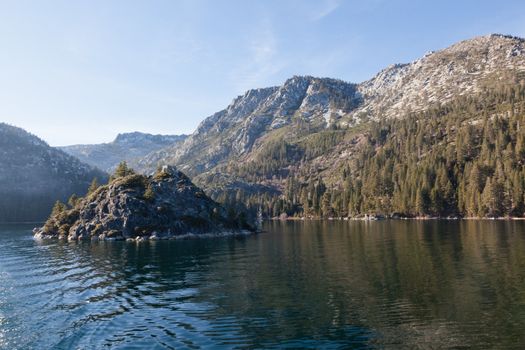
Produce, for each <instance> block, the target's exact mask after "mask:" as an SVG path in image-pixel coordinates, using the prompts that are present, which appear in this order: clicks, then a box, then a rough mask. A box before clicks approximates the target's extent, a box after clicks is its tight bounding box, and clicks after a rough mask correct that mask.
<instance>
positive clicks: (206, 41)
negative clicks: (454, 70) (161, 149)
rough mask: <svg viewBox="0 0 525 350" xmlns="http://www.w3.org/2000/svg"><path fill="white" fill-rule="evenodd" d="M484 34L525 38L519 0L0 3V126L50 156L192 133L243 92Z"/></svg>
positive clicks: (355, 70) (414, 54) (359, 75)
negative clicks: (136, 135)
mask: <svg viewBox="0 0 525 350" xmlns="http://www.w3.org/2000/svg"><path fill="white" fill-rule="evenodd" d="M493 32H497V33H505V34H512V35H517V36H522V37H523V36H525V1H523V0H516V1H505V0H501V1H493V0H492V1H486V0H480V1H474V0H465V1H462V0H441V1H415V0H414V1H400V0H368V1H364V0H363V1H352V0H348V1H344V0H318V1H313V0H312V1H305V0H289V1H285V0H259V1H257V0H253V1H251V0H242V1H227V0H223V1H221V0H209V1H199V0H188V1H177V0H167V1H156V0H143V1H131V0H122V1H115V0H100V1H96V0H90V1H80V0H78V1H77V0H75V1H72V0H66V1H53V0H49V1H37V0H35V1H24V0H13V1H7V0H0V121H3V122H7V123H10V124H14V125H16V126H20V127H23V128H25V129H27V130H29V131H31V132H32V133H34V134H36V135H38V136H40V137H42V138H43V139H44V140H46V141H48V142H49V143H50V144H51V145H66V144H75V143H97V142H105V141H110V140H112V139H113V138H114V137H115V135H116V134H117V133H118V132H126V131H135V130H138V131H144V132H151V133H164V134H177V133H190V132H192V131H193V130H194V129H195V127H196V126H197V125H198V123H199V122H200V121H201V120H202V119H204V118H205V117H206V116H208V115H210V114H212V113H214V112H215V111H218V110H220V109H222V108H224V107H226V106H227V105H228V104H229V103H230V101H231V100H232V99H233V98H234V97H235V96H237V95H239V94H241V93H243V92H244V91H245V90H247V89H250V88H257V87H265V86H271V85H278V84H281V83H283V82H284V81H285V80H286V79H287V78H289V77H291V76H292V75H295V74H309V75H314V76H328V77H335V78H340V79H343V80H346V81H351V82H360V81H363V80H366V79H368V78H370V77H372V76H373V75H374V74H375V73H376V72H377V71H379V70H380V69H382V68H384V67H385V66H387V65H389V64H392V63H397V62H409V61H412V60H414V59H416V58H418V57H420V56H422V55H423V54H424V53H425V52H427V51H430V50H435V49H440V48H444V47H446V46H448V45H450V44H452V43H454V42H456V41H459V40H462V39H466V38H470V37H473V36H477V35H484V34H488V33H493Z"/></svg>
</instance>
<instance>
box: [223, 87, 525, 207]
mask: <svg viewBox="0 0 525 350" xmlns="http://www.w3.org/2000/svg"><path fill="white" fill-rule="evenodd" d="M359 128H360V130H361V131H359V132H358V133H356V130H355V128H354V129H352V128H351V129H348V130H329V131H323V132H319V133H316V134H313V135H311V136H309V137H306V138H305V137H298V138H297V139H296V140H286V139H284V138H282V139H280V140H273V141H272V142H271V143H270V145H268V146H267V147H266V148H264V149H263V151H262V152H260V153H259V156H258V157H256V159H255V160H253V161H252V162H250V163H248V164H245V165H238V164H232V165H230V166H229V167H228V168H227V169H224V170H226V171H228V172H230V173H231V174H233V175H234V176H237V177H239V178H242V179H244V180H245V181H248V182H252V183H257V184H261V183H265V182H268V181H271V180H273V181H274V183H280V184H282V188H281V193H280V194H270V193H269V192H265V191H258V192H252V191H249V190H243V189H234V188H232V189H230V190H228V191H222V192H218V194H217V195H216V196H215V199H216V200H218V201H221V202H225V203H229V204H230V205H233V206H239V205H243V206H246V207H248V208H250V210H251V211H252V213H253V212H254V211H256V210H257V209H258V208H261V210H262V211H263V213H264V215H266V216H268V217H275V216H279V215H283V214H286V215H288V216H311V217H344V216H358V215H363V214H383V215H389V214H394V213H398V214H400V215H403V216H409V217H410V216H437V217H448V216H454V217H455V216H462V217H503V216H524V214H525V198H524V195H525V168H524V166H525V87H524V85H523V84H515V85H512V86H500V87H498V88H495V89H490V90H486V91H484V92H482V93H480V94H479V95H478V96H477V97H469V98H465V97H462V98H459V99H457V100H455V101H453V102H451V103H448V104H446V105H444V106H436V107H434V108H431V109H429V110H428V111H426V112H423V113H417V114H413V115H410V116H407V117H405V118H399V119H390V120H382V121H378V122H373V121H372V122H369V123H368V124H367V125H366V128H364V127H363V126H360V127H359ZM352 138H353V139H354V142H353V143H352V142H349V143H348V145H349V146H348V147H349V149H348V151H350V153H351V156H350V157H348V158H346V160H344V161H339V160H334V161H332V162H331V163H330V166H331V167H332V168H333V169H328V171H327V170H326V169H317V168H315V167H313V166H312V160H313V159H314V158H315V157H323V156H324V155H329V154H330V152H332V151H333V150H334V148H335V147H337V145H338V144H339V143H341V142H343V141H344V140H348V139H352ZM357 140H358V141H357Z"/></svg>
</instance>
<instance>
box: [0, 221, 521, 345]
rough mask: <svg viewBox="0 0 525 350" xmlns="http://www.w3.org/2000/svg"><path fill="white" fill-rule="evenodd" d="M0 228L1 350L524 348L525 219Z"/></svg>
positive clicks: (18, 226)
mask: <svg viewBox="0 0 525 350" xmlns="http://www.w3.org/2000/svg"><path fill="white" fill-rule="evenodd" d="M30 229H31V227H30V226H27V225H26V226H20V225H17V226H6V225H4V226H0V349H103V348H114V349H144V348H146V349H184V348H188V349H192V348H214V349H215V348H219V349H220V348H224V349H230V348H287V347H288V348H326V349H337V348H342V349H348V348H350V349H351V348H356V349H369V348H371V349H375V348H388V349H396V348H399V349H405V348H422V349H427V348H436V349H437V348H456V349H457V348H480V349H492V348H493V349H505V348H509V349H524V348H525V222H517V221H516V222H503V221H426V222H417V221H378V222H284V223H281V222H269V223H267V224H266V227H265V229H266V231H267V232H266V233H262V234H259V235H254V236H249V237H246V238H242V239H233V238H232V239H201V240H186V241H162V242H149V243H140V244H136V243H128V242H98V243H66V242H44V243H39V242H36V241H34V240H33V239H32V237H31V232H30Z"/></svg>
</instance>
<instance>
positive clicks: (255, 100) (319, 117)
mask: <svg viewBox="0 0 525 350" xmlns="http://www.w3.org/2000/svg"><path fill="white" fill-rule="evenodd" d="M356 88H357V86H356V85H355V84H350V83H346V82H343V81H340V80H335V79H320V78H314V77H309V76H307V77H300V76H296V77H293V78H291V79H289V80H288V81H286V83H285V84H284V85H283V86H280V87H271V88H265V89H255V90H250V91H248V92H246V93H245V94H244V95H242V96H239V97H237V98H236V99H235V100H233V102H232V103H231V104H230V105H229V106H228V107H227V108H226V109H224V110H222V111H220V112H217V113H215V114H214V115H212V116H210V117H208V118H206V119H205V120H204V121H203V122H202V123H201V124H200V125H199V127H198V128H197V130H196V131H195V132H194V133H193V134H192V135H190V136H189V137H188V138H187V139H186V140H185V141H184V142H183V143H182V144H180V145H177V146H174V147H168V148H165V149H163V150H161V151H158V152H154V153H152V154H149V155H147V156H146V157H144V158H143V159H140V160H139V161H137V162H134V163H132V164H133V165H134V166H135V167H137V168H138V169H141V170H144V171H151V170H153V169H154V168H156V166H157V164H158V163H170V164H178V165H179V167H180V168H181V170H183V171H185V172H187V173H188V174H190V175H196V174H199V173H202V172H203V171H207V170H209V169H211V168H213V167H215V166H217V165H218V164H220V163H221V162H224V161H228V160H230V159H231V158H232V157H238V156H242V155H246V154H248V153H249V152H250V151H251V150H252V147H253V146H254V144H255V143H256V141H259V140H261V139H262V138H264V137H266V136H267V135H269V134H274V133H279V132H280V131H281V130H283V128H284V127H286V126H290V125H292V124H301V126H302V127H307V128H309V129H310V130H311V131H312V132H314V131H317V130H323V129H325V128H326V127H329V126H330V125H332V124H335V123H336V122H337V121H338V119H339V118H341V117H342V116H344V115H347V114H348V113H350V111H352V110H353V109H354V108H356V106H357V105H358V104H359V103H360V101H361V97H360V95H359V94H358V92H357V89H356Z"/></svg>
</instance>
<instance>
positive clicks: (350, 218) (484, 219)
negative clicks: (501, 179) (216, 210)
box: [265, 216, 525, 221]
mask: <svg viewBox="0 0 525 350" xmlns="http://www.w3.org/2000/svg"><path fill="white" fill-rule="evenodd" d="M384 220H421V221H430V220H436V221H437V220H442V221H455V220H483V221H521V220H525V217H522V216H509V217H507V216H503V217H495V218H487V217H475V216H467V217H426V216H415V217H388V216H385V217H372V218H370V217H353V218H352V217H329V218H313V217H288V218H285V219H283V218H278V217H277V218H275V217H274V218H269V219H266V220H265V221H384Z"/></svg>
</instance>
